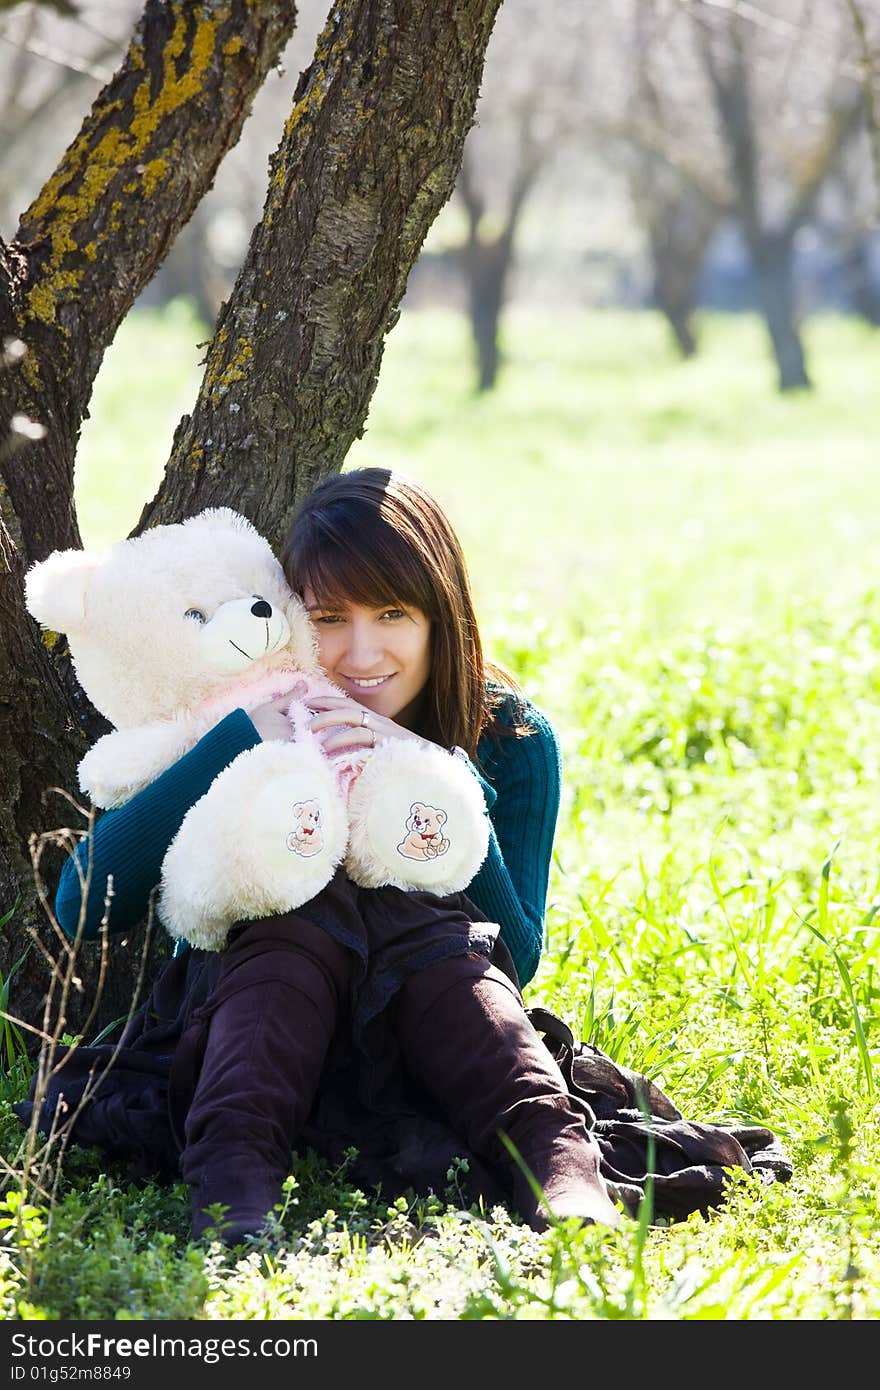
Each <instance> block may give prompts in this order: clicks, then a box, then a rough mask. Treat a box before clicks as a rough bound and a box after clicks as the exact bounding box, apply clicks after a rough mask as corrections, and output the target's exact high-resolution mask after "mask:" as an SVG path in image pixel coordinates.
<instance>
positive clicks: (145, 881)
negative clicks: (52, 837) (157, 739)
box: [55, 709, 260, 941]
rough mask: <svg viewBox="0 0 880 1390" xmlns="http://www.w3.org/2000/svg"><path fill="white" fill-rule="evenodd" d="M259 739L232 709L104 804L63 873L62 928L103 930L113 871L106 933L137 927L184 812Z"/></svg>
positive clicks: (86, 932)
mask: <svg viewBox="0 0 880 1390" xmlns="http://www.w3.org/2000/svg"><path fill="white" fill-rule="evenodd" d="M259 742H260V736H259V734H258V733H257V731H256V729H255V728H254V726H253V724H252V723H251V721H250V719H249V718H248V717H247V715H246V714H245V712H244V710H240V709H238V710H233V712H232V713H231V714H228V715H227V716H226V718H225V719H223V720H221V722H220V723H219V724H217V725H216V727H215V728H213V729H211V730H210V732H209V733H207V734H205V735H204V737H203V738H201V739H200V740H199V742H198V743H197V744H196V746H195V748H193V749H191V750H190V752H189V753H186V754H184V756H183V757H182V758H179V759H178V761H177V762H176V763H174V764H173V766H172V767H170V768H168V770H167V772H163V773H162V775H161V777H157V778H156V780H155V782H152V783H151V784H150V786H149V787H145V788H144V790H143V791H142V792H138V794H137V796H133V797H132V799H131V801H129V802H127V803H126V804H125V805H124V806H120V807H119V808H118V810H115V811H105V812H104V814H103V815H102V816H101V817H100V818H99V819H98V820H97V821H96V822H95V825H94V828H93V830H92V833H91V835H88V836H86V837H85V838H84V839H82V840H81V841H80V843H79V845H78V846H77V849H76V852H75V854H73V855H72V856H71V857H70V858H69V859H68V860H67V863H66V864H65V865H64V868H63V870H62V872H61V878H60V880H59V883H58V891H57V893H56V895H55V915H56V917H57V919H58V924H59V926H60V927H61V929H62V931H63V932H64V933H65V935H66V936H69V937H70V938H71V939H72V938H74V937H75V936H76V934H77V931H78V929H79V925H80V919H81V918H82V922H83V929H82V939H83V940H84V941H92V940H94V939H95V937H96V936H98V935H99V933H100V929H101V919H102V917H103V915H104V900H105V896H106V893H107V881H108V879H109V878H110V877H111V876H112V879H113V893H112V897H111V899H110V910H109V918H108V931H109V934H110V935H111V936H119V935H120V934H121V933H122V932H125V931H128V930H130V929H131V927H133V926H135V925H136V923H138V922H139V921H140V920H141V918H142V917H143V916H144V915H145V913H146V911H147V906H148V903H149V897H150V893H151V892H152V890H153V888H154V887H155V886H156V884H157V883H158V882H159V878H160V873H161V868H162V860H163V859H164V858H165V851H166V850H167V848H168V846H169V845H170V843H171V841H172V840H173V839H174V836H175V835H176V834H177V832H178V830H179V829H180V826H181V823H182V821H183V818H184V816H185V815H186V813H187V811H188V810H189V809H190V807H191V806H193V805H194V804H195V802H196V801H198V800H199V798H200V797H202V796H204V794H205V792H207V790H208V788H209V787H210V785H211V783H212V782H213V781H214V778H215V777H217V776H218V774H219V773H220V772H222V771H223V769H224V768H225V767H227V766H228V765H229V764H230V763H231V762H232V761H233V759H234V758H236V757H238V755H239V753H242V752H244V750H245V749H247V748H255V747H256V746H257V744H258V743H259ZM86 884H88V893H87V895H86ZM84 896H85V901H83V899H84Z"/></svg>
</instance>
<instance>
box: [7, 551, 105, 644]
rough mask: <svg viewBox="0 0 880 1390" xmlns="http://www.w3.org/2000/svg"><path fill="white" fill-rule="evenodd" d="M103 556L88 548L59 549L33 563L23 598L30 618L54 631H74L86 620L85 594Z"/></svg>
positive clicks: (27, 576)
mask: <svg viewBox="0 0 880 1390" xmlns="http://www.w3.org/2000/svg"><path fill="white" fill-rule="evenodd" d="M99 564H100V556H99V555H94V554H92V553H91V552H90V551H87V550H56V551H55V552H54V553H53V554H52V555H50V556H49V557H48V559H46V560H40V561H38V562H37V564H35V565H31V568H30V569H29V570H28V572H27V574H26V576H25V581H24V598H25V603H26V604H27V610H28V612H29V613H30V615H31V617H33V618H36V620H37V622H38V623H40V624H41V625H42V626H43V627H46V628H50V629H51V631H52V632H64V633H71V632H76V631H77V629H78V628H81V627H82V626H83V624H84V623H85V620H86V594H87V593H88V588H89V584H90V583H91V578H92V575H93V574H94V572H95V570H96V569H97V567H98V565H99Z"/></svg>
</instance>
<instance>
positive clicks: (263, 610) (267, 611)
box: [251, 598, 272, 618]
mask: <svg viewBox="0 0 880 1390" xmlns="http://www.w3.org/2000/svg"><path fill="white" fill-rule="evenodd" d="M251 612H252V613H253V615H254V617H255V618H271V616H272V605H271V603H267V602H266V600H265V599H264V598H258V599H257V601H256V603H254V604H252V605H251Z"/></svg>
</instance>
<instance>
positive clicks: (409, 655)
mask: <svg viewBox="0 0 880 1390" xmlns="http://www.w3.org/2000/svg"><path fill="white" fill-rule="evenodd" d="M303 599H304V601H305V605H306V608H307V609H308V613H309V617H310V618H311V620H312V623H313V625H314V628H315V632H316V634H317V638H318V654H319V658H320V661H321V665H322V666H323V668H324V670H325V672H326V673H327V676H328V677H329V678H330V680H332V681H334V682H335V683H336V685H338V686H341V687H342V689H343V690H344V691H345V692H346V694H348V695H350V696H351V697H352V699H353V700H357V702H358V704H361V705H366V707H367V709H369V710H372V711H373V712H374V713H376V714H384V715H387V717H388V718H389V719H394V720H396V721H397V723H399V724H405V725H408V723H409V721H411V720H412V719H413V718H414V716H415V713H416V708H417V706H416V703H415V702H416V701H417V700H418V697H419V696H420V695H421V693H422V691H423V690H424V688H425V686H426V685H427V683H428V677H429V675H430V674H431V620H430V618H429V617H428V616H427V614H425V613H423V612H422V610H421V609H420V608H368V607H365V606H363V605H362V604H359V603H348V604H346V605H345V606H344V607H342V608H322V607H321V606H320V604H319V603H318V602H317V600H316V598H315V595H314V592H313V590H312V589H311V588H309V587H308V586H306V588H305V590H304V592H303Z"/></svg>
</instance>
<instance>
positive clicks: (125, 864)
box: [42, 469, 619, 1243]
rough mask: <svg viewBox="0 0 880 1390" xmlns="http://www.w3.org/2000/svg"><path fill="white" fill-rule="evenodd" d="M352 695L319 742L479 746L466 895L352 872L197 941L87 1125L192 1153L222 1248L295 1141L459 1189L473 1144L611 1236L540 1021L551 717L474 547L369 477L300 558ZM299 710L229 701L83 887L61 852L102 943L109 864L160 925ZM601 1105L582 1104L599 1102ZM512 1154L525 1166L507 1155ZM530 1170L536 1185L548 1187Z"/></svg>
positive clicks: (195, 1189)
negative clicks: (163, 878)
mask: <svg viewBox="0 0 880 1390" xmlns="http://www.w3.org/2000/svg"><path fill="white" fill-rule="evenodd" d="M282 563H283V566H284V569H285V573H286V575H287V578H288V581H289V583H290V585H291V587H292V588H293V589H294V590H295V591H297V592H298V593H300V594H301V595H302V597H303V599H304V601H305V604H306V607H307V609H308V611H309V614H310V616H311V620H312V622H313V624H314V626H315V631H316V635H317V640H318V646H319V652H320V657H321V661H322V665H323V666H324V669H325V671H326V672H327V674H328V676H329V677H330V678H331V679H332V680H333V681H334V682H335V683H336V684H338V685H339V686H340V688H341V689H342V690H343V691H344V692H345V695H344V696H343V697H332V698H326V699H322V700H320V701H315V702H314V705H313V708H314V710H315V714H314V718H313V724H312V727H313V728H314V729H316V730H317V729H322V728H327V727H335V726H340V729H339V733H338V734H335V735H332V736H331V737H330V741H329V743H328V744H327V745H326V746H327V747H328V749H329V750H331V751H332V750H333V749H334V748H335V747H350V746H351V745H352V743H356V744H357V743H360V744H363V745H364V746H370V745H372V744H373V743H374V742H375V741H376V739H383V740H384V739H404V740H410V739H420V740H430V741H431V742H432V743H435V744H439V745H441V746H443V747H446V748H448V749H449V751H450V756H457V757H461V758H464V759H465V760H466V761H467V763H468V765H469V767H470V768H471V770H472V772H473V775H474V776H475V777H477V778H479V780H480V782H481V785H482V787H483V791H484V794H485V799H486V804H487V807H488V814H489V817H490V821H491V825H492V831H491V837H490V848H489V853H488V856H487V859H486V860H485V862H484V864H483V866H482V867H481V869H480V871H479V872H478V874H477V875H476V877H475V878H474V880H473V882H472V883H471V884H470V885H469V887H468V891H467V894H466V895H465V894H454V895H452V896H451V897H447V898H443V899H440V898H436V897H434V896H433V895H431V894H428V893H422V892H401V891H399V890H397V889H390V888H389V889H358V888H357V887H356V886H355V885H353V884H352V883H351V882H350V881H349V880H348V879H347V878H346V877H345V875H344V874H343V873H342V872H341V871H340V872H339V873H337V875H336V876H335V878H334V880H333V882H332V883H331V884H330V885H329V887H328V888H327V889H326V890H325V891H324V892H322V893H321V894H319V895H318V897H316V898H314V899H313V900H312V901H311V902H310V903H308V904H307V905H306V906H305V907H303V908H301V909H299V910H298V911H297V912H290V913H285V914H280V915H278V916H275V917H269V918H262V919H256V920H254V921H250V922H244V923H238V924H236V926H235V927H234V928H233V929H232V931H231V932H230V935H229V942H228V945H227V948H226V949H225V950H224V951H223V952H220V953H213V952H205V951H197V950H192V949H190V948H186V949H185V950H184V951H183V952H182V953H180V954H179V955H177V956H176V957H175V959H174V960H173V961H172V962H170V964H169V965H168V966H167V967H166V969H165V971H164V972H163V974H162V975H161V977H160V979H159V980H158V981H157V983H156V985H155V987H154V989H153V992H152V994H151V997H150V999H149V1000H148V1002H147V1005H146V1006H145V1007H144V1008H142V1009H141V1010H139V1011H138V1012H137V1013H136V1014H135V1016H134V1018H133V1019H132V1021H131V1022H130V1024H129V1026H128V1028H127V1029H126V1033H125V1036H124V1039H123V1046H122V1048H121V1050H120V1052H119V1054H118V1055H117V1057H116V1059H115V1061H114V1065H113V1068H112V1069H111V1070H110V1071H109V1072H108V1073H107V1075H106V1077H104V1078H103V1079H101V1080H100V1081H99V1082H98V1085H97V1087H96V1088H95V1089H93V1091H92V1093H91V1098H90V1099H89V1101H88V1104H87V1105H85V1106H84V1107H83V1109H82V1110H81V1112H80V1114H79V1115H78V1117H77V1119H76V1122H75V1128H74V1131H73V1137H74V1138H75V1139H76V1140H77V1141H78V1142H80V1143H87V1144H99V1145H101V1146H102V1147H104V1148H105V1150H107V1151H109V1152H111V1153H119V1154H127V1155H129V1156H134V1157H137V1158H138V1159H139V1160H140V1162H141V1165H142V1168H143V1169H144V1170H150V1169H156V1168H162V1167H164V1168H167V1169H168V1170H170V1171H175V1169H176V1168H177V1167H178V1166H179V1171H180V1172H182V1174H183V1176H184V1178H185V1179H186V1181H187V1183H188V1184H189V1187H190V1191H191V1197H192V1220H193V1233H194V1235H196V1236H198V1235H200V1234H201V1233H202V1232H203V1231H204V1230H205V1229H206V1228H207V1227H208V1226H209V1225H211V1224H212V1223H213V1222H214V1220H215V1216H214V1215H212V1213H211V1212H210V1211H208V1210H207V1209H208V1208H212V1207H213V1208H214V1209H215V1211H216V1205H215V1204H217V1203H220V1204H222V1205H223V1206H225V1207H226V1208H227V1218H226V1224H225V1226H224V1228H223V1236H224V1239H226V1240H227V1241H230V1242H233V1243H234V1242H236V1241H238V1240H240V1239H242V1238H243V1237H244V1236H245V1235H247V1234H249V1233H252V1232H255V1231H256V1230H258V1229H259V1228H260V1227H261V1225H262V1224H263V1222H264V1220H265V1218H266V1216H267V1214H268V1213H269V1212H270V1211H271V1209H272V1207H273V1206H274V1205H275V1204H276V1203H277V1202H278V1201H279V1199H280V1196H281V1185H282V1182H283V1180H284V1178H285V1177H286V1175H287V1173H288V1170H289V1164H290V1155H291V1150H292V1149H293V1148H294V1147H295V1146H296V1145H302V1144H304V1143H308V1144H310V1145H311V1146H313V1147H315V1148H316V1149H318V1151H319V1152H322V1153H323V1154H325V1155H326V1156H327V1157H329V1158H331V1159H333V1160H335V1161H338V1160H339V1159H340V1158H341V1157H342V1155H343V1154H345V1153H346V1152H347V1151H350V1150H351V1148H352V1147H354V1148H356V1149H357V1150H358V1160H357V1162H356V1164H355V1167H354V1169H353V1173H352V1176H353V1178H355V1179H356V1180H357V1179H361V1180H364V1181H365V1182H373V1181H381V1182H383V1183H385V1184H386V1185H389V1186H392V1187H396V1188H398V1189H402V1188H406V1187H408V1186H413V1187H416V1188H417V1189H422V1190H424V1189H426V1188H428V1187H433V1188H435V1189H437V1188H438V1187H440V1188H442V1186H443V1183H444V1181H445V1175H446V1172H447V1169H448V1166H449V1163H450V1161H451V1159H452V1158H453V1157H454V1155H456V1154H462V1153H464V1154H465V1155H466V1156H468V1155H469V1157H470V1160H471V1172H470V1196H471V1197H472V1198H473V1197H476V1196H478V1195H482V1196H483V1197H485V1198H487V1199H489V1200H491V1201H495V1200H508V1201H509V1202H511V1203H512V1205H513V1206H514V1208H515V1209H516V1210H517V1211H518V1212H519V1213H520V1215H521V1216H522V1217H523V1218H524V1219H525V1220H526V1221H527V1222H529V1224H531V1225H532V1226H534V1227H535V1228H537V1229H542V1228H543V1227H544V1226H546V1224H547V1221H548V1205H547V1204H549V1210H550V1211H551V1212H552V1214H553V1215H554V1216H557V1217H559V1216H568V1215H576V1216H579V1217H582V1218H583V1219H585V1220H589V1221H598V1222H603V1223H607V1224H608V1225H614V1224H616V1223H617V1221H618V1219H619V1218H618V1211H617V1208H616V1207H615V1205H614V1204H613V1202H612V1201H611V1199H610V1197H609V1194H608V1190H607V1188H606V1185H605V1183H604V1181H603V1179H602V1177H601V1175H600V1173H599V1149H598V1146H597V1144H596V1142H595V1140H594V1139H593V1137H592V1136H591V1135H590V1133H589V1132H588V1130H587V1128H586V1125H585V1119H584V1114H585V1108H584V1107H581V1106H579V1104H578V1102H577V1100H575V1099H573V1098H572V1097H571V1096H570V1095H569V1093H568V1091H567V1089H566V1086H565V1082H564V1080H563V1077H562V1075H561V1073H560V1071H559V1069H558V1067H557V1066H556V1064H555V1062H554V1061H553V1059H552V1058H551V1056H550V1053H549V1052H548V1050H547V1048H546V1047H545V1045H544V1044H543V1042H542V1041H541V1039H540V1038H539V1037H538V1035H537V1033H536V1032H535V1031H534V1029H533V1028H532V1026H531V1025H530V1023H529V1021H528V1019H527V1018H526V1015H525V1011H524V1008H523V1003H522V998H521V995H520V992H519V987H520V986H521V985H524V984H525V983H526V982H527V981H528V980H529V979H531V977H532V975H533V974H534V972H535V970H536V968H537V965H538V961H539V958H540V953H541V947H542V942H543V910H544V901H545V897H546V891H547V882H548V874H549V865H550V856H551V850H552V841H553V835H554V830H555V823H556V816H557V812H558V806H559V752H558V746H557V743H556V739H555V736H554V734H553V732H552V730H551V728H550V726H549V724H548V723H547V721H546V720H545V719H544V718H543V716H542V715H541V714H540V713H539V711H538V710H537V709H535V707H534V706H533V705H531V704H529V703H528V702H527V701H526V700H525V699H524V698H523V697H522V696H521V695H519V694H518V693H517V692H516V691H515V690H514V688H513V686H512V684H511V682H510V681H509V680H508V679H507V678H506V677H505V676H504V675H503V673H502V672H500V671H499V670H497V669H496V668H494V667H492V666H490V665H489V664H488V663H486V662H485V661H484V659H483V654H482V648H481V644H480V637H479V632H478V628H477V623H476V618H475V615H474V609H473V603H472V599H471V594H470V586H469V581H468V575H467V571H466V567H465V562H464V558H463V556H462V552H461V548H460V545H459V543H458V541H457V539H456V536H455V534H454V532H453V530H452V528H451V526H450V524H449V521H448V520H447V518H446V517H445V515H444V514H443V512H442V510H441V509H440V507H439V506H438V505H437V503H436V502H435V501H434V499H433V498H432V497H431V496H430V495H429V494H428V493H427V492H426V491H425V490H424V489H423V488H421V487H420V486H419V485H418V484H416V483H415V482H413V481H412V480H410V479H408V478H405V477H402V476H400V475H396V474H392V473H389V472H387V471H385V470H381V469H361V470H355V471H353V472H349V473H346V474H342V475H339V476H336V477H333V478H331V479H329V480H328V481H326V482H324V483H322V484H320V485H319V486H318V487H317V488H316V489H315V490H314V492H313V493H312V494H311V496H310V497H308V498H307V499H306V501H305V503H304V505H303V506H302V507H301V509H300V511H299V512H298V514H297V516H296V518H295V520H294V523H293V526H292V529H291V532H290V535H289V538H288V541H287V544H286V546H285V549H284V553H283V556H282ZM283 706H284V702H283V701H279V702H276V703H275V704H270V705H266V706H263V707H262V708H261V709H259V710H257V711H255V712H254V713H253V714H252V715H251V716H248V715H246V714H245V713H244V711H242V710H237V711H235V712H234V713H233V714H232V715H230V716H228V717H227V718H226V719H225V720H223V721H222V723H221V724H219V725H218V726H217V728H216V729H214V730H212V731H211V732H210V733H209V734H207V735H206V736H205V737H204V738H203V739H202V740H201V742H200V743H199V744H198V745H197V746H196V748H195V749H193V750H192V752H190V753H189V754H188V755H186V756H185V757H184V758H182V759H181V760H180V762H179V763H177V764H176V765H175V766H174V767H173V768H171V769H169V771H168V772H167V773H165V774H164V775H163V776H162V777H160V778H159V779H158V780H157V781H156V782H155V783H154V784H153V785H152V786H151V787H149V788H147V790H146V791H144V792H142V793H141V794H140V795H139V796H137V797H135V798H134V799H133V800H132V801H131V802H130V803H129V804H128V805H127V806H125V807H123V808H121V809H120V810H118V811H115V812H110V813H107V814H106V815H104V816H103V817H102V818H101V819H100V820H99V821H98V823H97V825H96V826H95V830H94V835H93V838H92V845H91V870H90V885H91V888H90V892H89V895H88V898H87V901H86V902H85V903H83V901H82V892H83V889H82V870H83V866H84V863H85V856H86V855H87V853H88V846H87V845H86V844H85V843H84V844H83V845H81V846H80V849H79V851H78V855H77V859H78V861H79V862H78V863H77V862H74V861H69V862H68V864H67V866H66V868H65V870H64V873H63V875H62V879H61V882H60V885H59V889H58V895H57V900H56V912H57V916H58V919H59V922H60V923H61V925H62V927H63V928H64V930H65V931H66V932H67V933H68V934H69V935H71V936H73V935H75V934H76V932H77V930H78V929H79V928H80V926H81V925H82V926H83V927H84V935H85V936H86V937H88V936H94V935H95V934H96V932H97V930H98V927H99V923H100V918H101V915H102V912H103V904H104V897H105V890H106V882H107V878H108V876H109V875H110V874H112V875H113V880H114V894H113V898H112V903H111V907H112V913H111V919H110V930H111V932H113V933H114V934H117V933H119V932H122V931H125V930H126V929H128V928H129V927H130V926H131V925H133V924H134V923H135V922H137V921H138V920H139V919H140V918H141V917H142V916H143V915H144V912H145V910H146V907H147V902H148V898H149V894H150V892H151V890H152V888H153V887H154V886H155V884H156V883H157V882H158V879H159V867H160V864H161V861H162V858H163V857H164V853H165V850H166V849H167V846H168V844H169V843H170V841H171V839H172V838H173V836H174V834H175V833H176V831H177V829H178V827H179V825H180V823H181V821H182V820H183V817H184V815H185V814H186V812H187V810H188V809H189V807H190V806H191V805H192V804H193V803H194V802H195V801H196V800H197V799H198V798H199V797H200V796H201V795H202V794H203V793H204V792H205V791H206V790H207V787H208V786H209V785H210V784H211V782H212V781H213V780H214V778H215V777H216V776H217V774H218V773H219V772H220V771H221V770H222V769H223V768H224V767H225V766H226V765H227V764H228V763H229V762H231V761H232V759H233V758H234V757H236V756H237V755H238V754H239V753H240V752H242V751H243V750H244V749H245V748H247V747H252V746H255V745H256V743H257V742H259V741H260V740H261V739H263V740H269V739H276V738H278V739H285V738H289V737H290V726H289V724H288V722H287V720H286V719H285V718H284V712H283ZM102 1055H104V1054H103V1053H102V1049H100V1048H97V1049H96V1048H86V1047H81V1048H78V1049H75V1050H74V1051H73V1052H72V1053H70V1054H68V1056H67V1061H66V1064H65V1066H64V1068H62V1070H61V1071H60V1073H58V1076H57V1077H56V1079H55V1081H54V1082H53V1086H52V1088H51V1092H50V1096H49V1098H48V1100H47V1103H46V1106H45V1108H44V1111H43V1115H42V1127H43V1128H44V1129H46V1128H48V1124H49V1121H50V1120H51V1117H52V1115H53V1114H54V1113H55V1107H56V1105H57V1100H58V1095H59V1093H60V1092H61V1091H63V1092H64V1094H65V1095H66V1098H67V1102H68V1104H74V1103H75V1102H76V1101H77V1099H78V1097H79V1096H80V1095H81V1094H82V1091H83V1088H84V1086H85V1084H86V1080H87V1078H88V1075H89V1070H90V1068H92V1067H93V1066H94V1064H95V1062H96V1061H100V1059H101V1057H102ZM587 1113H588V1112H587ZM503 1136H506V1137H507V1139H508V1140H509V1141H510V1143H512V1145H513V1146H514V1148H515V1150H516V1152H517V1153H518V1155H519V1156H520V1158H521V1160H522V1163H524V1164H525V1166H526V1168H527V1169H528V1174H526V1173H525V1172H524V1171H523V1167H522V1164H521V1163H519V1162H518V1161H517V1158H516V1156H515V1155H512V1154H511V1153H510V1151H509V1149H508V1147H507V1145H506V1144H505V1142H504V1137H503ZM530 1176H533V1177H534V1178H535V1179H537V1182H538V1183H539V1184H540V1186H541V1188H543V1190H544V1194H545V1201H544V1202H543V1203H542V1201H540V1200H539V1199H537V1198H536V1197H535V1195H534V1189H533V1184H532V1182H531V1181H530Z"/></svg>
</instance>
